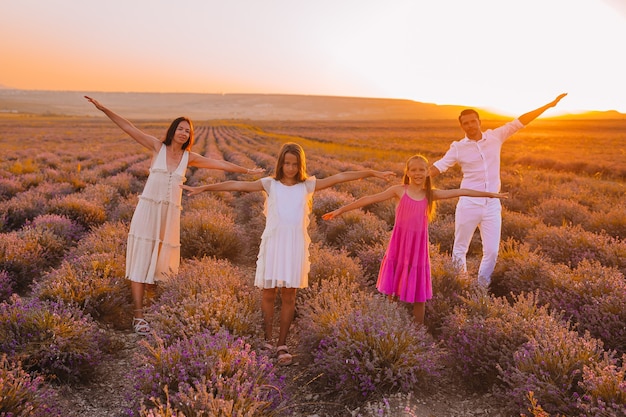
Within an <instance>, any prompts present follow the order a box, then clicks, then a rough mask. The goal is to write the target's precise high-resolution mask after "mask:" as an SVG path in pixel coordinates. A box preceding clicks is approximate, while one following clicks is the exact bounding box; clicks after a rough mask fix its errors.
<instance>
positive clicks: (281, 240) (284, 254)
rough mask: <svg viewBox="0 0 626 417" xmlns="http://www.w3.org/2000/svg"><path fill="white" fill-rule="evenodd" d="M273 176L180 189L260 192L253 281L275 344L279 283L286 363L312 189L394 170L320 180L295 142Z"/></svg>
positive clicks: (302, 278)
mask: <svg viewBox="0 0 626 417" xmlns="http://www.w3.org/2000/svg"><path fill="white" fill-rule="evenodd" d="M274 172H275V174H274V176H273V177H266V178H261V179H259V180H257V181H225V182H221V183H217V184H211V185H204V186H199V187H190V186H187V185H181V188H183V189H185V190H188V191H190V192H189V195H194V194H198V193H201V192H203V191H264V192H265V193H266V200H265V217H266V221H265V230H264V231H263V235H262V236H261V246H260V248H259V256H258V258H257V268H256V275H255V280H254V285H255V286H257V287H259V288H261V289H262V299H261V310H262V313H263V324H264V330H265V342H266V347H267V348H268V349H273V348H274V345H273V344H272V330H273V322H274V301H275V299H276V289H277V288H281V291H280V296H281V306H282V307H281V311H280V329H279V335H278V342H277V344H276V345H277V347H276V353H277V357H278V364H279V365H289V364H291V362H292V356H291V354H289V350H288V348H287V335H288V333H289V328H290V327H291V322H292V321H293V316H294V312H295V304H296V289H298V288H305V287H307V286H308V274H309V269H310V266H311V262H310V261H309V243H310V242H311V239H310V238H309V233H308V230H307V227H308V225H309V215H310V214H311V206H312V197H313V193H314V192H315V191H318V190H323V189H324V188H328V187H331V186H333V185H335V184H339V183H342V182H346V181H353V180H358V179H361V178H366V177H378V178H384V179H387V180H389V179H391V178H392V177H393V176H395V174H394V173H393V172H390V171H387V172H381V171H374V170H364V171H348V172H342V173H339V174H335V175H332V176H330V177H328V178H324V179H316V178H315V177H307V173H306V160H305V156H304V150H303V149H302V147H301V146H300V145H298V144H297V143H292V142H289V143H285V144H283V146H282V148H281V150H280V152H279V154H278V160H277V161H276V169H275V171H274Z"/></svg>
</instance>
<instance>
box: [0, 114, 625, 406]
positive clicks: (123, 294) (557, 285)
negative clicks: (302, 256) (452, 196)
mask: <svg viewBox="0 0 626 417" xmlns="http://www.w3.org/2000/svg"><path fill="white" fill-rule="evenodd" d="M201 138H202V140H203V141H204V142H203V146H204V148H205V149H220V146H221V147H222V148H225V147H227V149H228V150H230V151H232V148H239V151H240V152H243V154H246V153H248V151H249V153H248V154H249V155H250V156H249V158H250V159H251V160H253V161H256V162H255V163H258V164H259V165H260V166H263V167H265V168H266V169H268V170H270V169H271V166H268V165H269V164H271V161H272V160H273V156H274V155H273V154H272V152H273V151H275V149H277V148H278V143H280V142H281V141H284V140H291V139H293V138H290V137H285V136H283V135H274V134H263V133H262V132H259V131H258V130H256V129H255V130H245V129H242V128H241V127H232V126H229V127H228V128H227V129H220V128H219V127H217V128H215V127H213V128H211V129H207V130H206V131H205V133H204V134H203V135H201ZM307 141H308V142H307V145H309V146H310V147H309V148H307V153H308V154H309V155H311V156H312V157H311V158H310V162H309V163H310V164H311V165H310V166H311V167H313V163H316V165H317V164H319V165H318V166H322V162H323V168H317V169H316V168H313V170H314V171H316V172H315V173H316V174H317V175H320V176H325V175H328V174H331V173H334V172H337V171H338V170H341V169H354V168H355V167H356V168H358V167H359V166H360V167H363V166H364V165H354V164H346V163H345V162H339V161H334V160H330V159H328V158H327V157H322V156H321V155H322V154H320V155H317V154H316V153H315V150H314V149H315V148H314V147H313V146H314V143H315V141H313V140H310V139H309V140H307ZM201 143H202V142H201ZM323 145H324V147H323V148H322V147H321V146H320V148H322V149H325V147H327V146H328V144H327V143H324V144H323ZM246 146H249V147H250V148H249V149H247V148H246ZM334 146H337V145H334ZM311 148H313V149H311ZM237 157H238V158H242V156H241V153H239V154H237ZM355 159H357V158H355ZM107 160H111V159H108V158H107ZM112 160H113V161H114V162H105V161H92V160H91V159H90V158H89V157H87V156H84V157H83V158H82V160H81V163H82V164H81V168H80V170H77V169H76V166H75V162H76V161H72V160H71V158H67V157H63V158H60V157H57V156H56V155H55V154H50V153H48V154H45V157H44V158H40V159H39V160H34V161H33V160H30V162H29V160H28V159H25V160H23V161H18V158H16V159H14V160H10V161H5V162H3V166H2V168H1V169H2V170H1V171H0V174H1V175H0V177H1V178H2V182H0V185H1V186H2V187H1V192H0V196H2V200H1V201H0V205H1V206H2V229H3V233H2V239H1V241H0V242H2V243H0V255H1V256H0V295H1V296H2V297H3V298H2V299H3V300H4V301H3V303H2V304H0V314H1V315H2V316H3V317H2V321H1V323H3V324H2V326H3V327H2V331H1V332H0V336H1V337H2V340H0V351H1V352H3V354H4V355H6V359H3V363H2V369H3V372H5V373H6V375H9V376H7V377H6V378H3V381H13V382H10V383H9V382H7V383H3V387H2V389H3V390H5V391H3V392H7V393H8V394H7V395H4V394H3V398H21V400H19V401H18V400H10V401H9V400H3V402H2V407H6V408H3V410H7V412H13V413H16V412H19V408H17V407H18V406H19V407H30V409H31V410H32V414H31V415H38V414H36V413H39V412H41V413H42V414H41V415H43V411H42V410H48V411H49V410H53V409H54V404H53V403H54V400H53V397H54V396H53V395H51V394H48V393H49V391H48V389H52V388H48V387H53V385H49V381H52V380H56V381H58V382H61V383H68V382H69V383H74V382H88V381H89V379H90V378H91V377H92V376H93V374H94V371H95V370H97V368H98V364H99V363H101V361H102V358H103V357H104V355H108V354H110V353H111V351H112V350H113V349H112V347H111V346H110V345H108V341H107V340H106V336H105V333H103V332H102V331H100V330H99V325H112V326H116V327H118V328H120V329H124V328H128V326H129V323H128V319H127V317H128V311H129V309H130V307H129V305H130V300H129V291H128V286H127V283H126V282H125V281H124V279H123V275H124V271H123V265H124V243H125V239H126V232H127V227H128V226H127V224H128V220H129V218H130V215H131V214H132V210H133V208H134V204H135V202H136V193H137V192H138V190H139V189H140V188H141V184H142V181H144V180H145V176H146V172H145V168H146V167H147V164H146V162H147V161H146V160H145V158H144V157H143V155H141V156H140V157H132V158H129V157H126V158H120V159H119V160H115V159H112ZM44 163H45V164H47V165H48V166H49V169H48V170H47V171H44V172H43V173H42V174H38V173H37V172H39V171H38V168H40V167H41V165H42V164H44ZM367 163H371V160H370V161H367ZM64 164H65V165H64ZM379 164H381V165H379V166H382V164H383V162H379ZM60 167H61V168H60ZM70 167H71V170H70ZM59 171H60V172H59ZM64 172H66V173H65V174H63V173H64ZM6 173H8V174H6ZM189 180H190V182H191V183H193V182H194V181H195V182H206V181H207V180H208V178H207V176H206V173H204V172H203V171H201V170H198V171H195V172H193V173H192V175H191V176H190V179H189ZM209 180H210V179H209ZM384 186H385V184H381V183H377V182H371V183H370V182H357V183H355V184H353V185H352V186H350V185H346V186H343V187H338V188H337V189H335V190H326V191H324V192H321V193H319V194H317V195H316V198H315V200H314V215H315V217H314V219H313V221H312V224H311V236H312V238H313V242H314V244H313V245H312V248H311V254H312V263H313V266H312V270H311V279H310V281H311V286H310V288H309V289H307V290H304V291H301V292H300V293H299V295H298V297H299V298H298V317H297V322H296V324H297V326H298V327H299V328H300V329H302V330H301V332H300V343H301V345H300V349H299V352H298V355H299V358H301V360H300V363H301V364H302V365H303V368H304V371H305V372H306V373H307V374H308V375H309V377H310V380H311V381H314V382H312V384H314V385H315V384H319V388H320V390H322V387H324V386H327V385H328V384H330V385H331V386H334V387H337V388H339V389H337V390H336V396H337V398H338V399H340V400H342V401H344V402H346V404H349V405H352V406H354V407H357V406H359V405H361V404H362V403H363V402H364V401H367V400H380V399H381V398H387V397H390V396H391V395H392V394H393V393H396V392H403V393H410V392H414V391H416V390H417V391H420V390H424V389H426V388H425V387H428V386H432V387H436V385H437V384H436V383H435V384H433V383H432V381H444V380H449V379H450V378H458V380H459V381H464V382H466V383H467V385H468V388H469V389H471V390H475V391H478V392H485V391H491V392H493V393H494V395H496V396H497V397H498V398H502V404H506V406H507V407H508V408H507V410H508V412H510V413H512V414H520V413H524V412H527V411H528V410H529V408H531V409H532V412H533V413H539V412H540V411H539V410H542V411H541V412H544V411H543V410H545V412H548V413H553V414H564V415H572V416H575V415H581V416H582V415H607V416H611V415H615V416H620V415H624V412H623V410H624V406H625V405H626V383H625V382H624V374H625V372H626V370H625V368H624V367H625V366H626V365H625V360H624V354H625V351H626V349H625V346H626V341H625V339H626V336H625V334H626V331H625V327H624V323H626V317H625V314H626V313H624V312H625V311H626V308H624V307H625V306H626V305H625V304H626V288H625V282H624V275H623V274H624V267H625V266H624V264H623V262H624V259H626V256H624V255H625V250H624V243H623V241H622V239H623V236H624V234H623V224H624V221H623V219H621V218H620V217H619V214H618V212H617V211H615V209H614V208H610V209H604V210H603V211H602V213H604V214H607V213H609V214H610V213H614V214H613V215H608V216H606V217H607V219H606V221H604V223H602V222H599V221H597V220H593V221H589V220H588V219H590V218H592V219H593V217H594V216H596V217H597V218H598V219H599V218H600V217H601V216H600V215H598V214H593V213H598V212H599V211H590V212H588V211H589V210H592V208H590V207H588V208H585V209H584V210H582V215H580V216H577V209H578V206H576V205H573V204H569V205H567V204H566V203H565V202H563V201H561V200H559V201H556V202H544V204H538V205H537V204H535V205H534V207H535V208H534V209H533V210H527V211H525V212H520V213H518V212H515V211H510V210H507V211H505V214H504V225H503V235H504V236H506V237H508V240H506V241H505V242H504V243H503V251H502V257H501V259H500V262H499V263H498V267H497V269H496V272H495V274H494V282H493V286H492V293H491V294H490V295H488V294H485V293H481V292H479V291H477V290H476V289H475V288H474V287H473V284H472V283H470V282H467V281H466V280H465V279H464V278H463V277H459V276H457V275H455V274H454V273H453V272H452V271H453V269H452V268H451V265H450V262H449V258H448V256H447V255H446V254H445V252H446V250H445V249H441V248H447V247H449V246H451V240H452V239H453V237H452V232H451V231H452V223H451V221H450V217H449V215H450V213H451V208H450V206H446V205H442V207H441V210H440V217H439V219H438V221H436V222H435V223H433V224H432V227H431V236H432V241H433V242H434V244H433V247H432V250H431V253H432V258H433V277H434V280H433V281H434V293H435V298H434V299H433V300H432V301H431V302H429V303H428V304H427V309H428V310H427V317H428V332H426V328H416V327H415V326H413V325H412V323H411V320H410V315H409V314H408V311H407V309H406V308H404V307H403V306H401V305H398V304H396V303H392V302H390V301H389V300H387V299H385V298H383V297H380V296H378V295H376V293H375V291H373V290H372V283H373V280H374V279H375V275H376V272H377V266H378V264H379V262H380V259H381V258H382V254H383V252H384V246H385V244H386V241H387V239H388V236H389V229H390V225H391V224H392V222H393V206H392V205H387V204H384V205H377V206H375V207H371V208H369V209H368V210H367V211H355V212H352V213H349V214H347V215H346V216H343V217H342V218H340V219H338V220H336V221H333V222H323V221H322V220H320V216H321V214H323V213H325V212H327V211H329V210H332V209H333V208H335V207H337V206H339V205H341V204H343V203H345V202H347V201H351V200H352V199H353V198H354V197H355V196H359V195H362V194H365V193H371V192H372V190H377V189H382V187H384ZM526 186H527V185H526V184H524V187H526ZM524 187H521V188H524ZM535 197H536V195H535ZM184 204H185V211H184V212H183V218H182V223H183V227H182V235H181V240H182V242H183V248H184V251H185V252H184V253H183V256H184V259H183V264H182V268H181V271H180V274H179V275H178V276H177V277H176V279H173V280H171V281H170V282H169V283H168V284H167V285H165V286H163V287H162V288H161V289H160V293H159V294H158V296H157V298H156V299H155V300H154V302H153V304H152V306H151V307H150V315H151V317H152V318H153V323H154V328H155V333H154V336H153V338H150V339H147V340H146V341H145V342H144V343H143V347H144V349H143V353H142V356H141V360H140V361H139V363H138V364H137V368H136V369H132V370H129V374H130V375H131V376H132V377H133V378H134V379H135V380H136V381H137V386H136V389H137V393H136V403H135V404H133V405H132V407H131V408H132V409H133V410H134V411H133V412H134V413H137V414H142V415H155V416H156V415H163V416H165V415H177V414H178V413H183V414H184V415H201V414H202V413H209V414H211V413H213V414H219V413H220V412H226V411H225V410H230V411H231V414H233V415H288V414H289V413H290V412H291V410H292V408H293V405H294V404H297V403H299V402H304V401H305V400H304V399H301V398H297V390H296V389H295V387H293V386H291V385H290V383H293V382H292V381H286V380H283V379H281V377H280V376H278V373H277V371H276V370H275V369H274V368H273V366H272V364H271V362H270V361H269V360H268V358H267V357H266V356H265V355H264V353H263V351H262V349H261V333H262V332H261V329H260V328H259V323H260V322H261V319H260V313H259V306H258V299H259V296H258V293H257V290H256V289H254V288H253V287H252V285H251V278H250V274H249V272H247V271H249V267H250V266H251V265H252V264H253V262H254V256H255V254H256V248H257V247H258V241H259V238H260V234H261V232H262V230H263V219H262V216H261V211H262V205H263V200H262V196H261V195H259V194H255V193H252V194H245V195H232V194H229V193H220V194H215V195H201V196H198V197H196V198H194V199H187V200H186V201H185V203H184ZM561 206H567V207H569V208H570V210H560V209H559V207H561ZM585 210H588V211H585ZM551 212H552V213H553V214H552V215H550V214H549V213H551ZM561 212H563V213H565V214H563V216H566V217H564V219H565V220H563V219H561V220H558V219H557V217H556V215H557V214H558V213H561ZM589 213H592V214H591V215H588V214H589ZM550 219H552V220H550ZM559 221H561V224H559ZM594 224H600V226H597V225H596V226H594ZM607 224H612V225H614V227H613V228H611V229H610V230H611V232H610V233H607V232H602V231H601V230H607V227H606V226H607ZM594 228H595V229H594ZM520 242H524V243H520ZM237 265H241V266H242V269H240V268H239V267H238V266H237ZM15 293H17V294H15ZM27 294H28V295H29V297H28V298H23V297H24V296H26V295H27ZM317 376H320V377H319V378H317ZM42 378H45V379H42ZM41 385H44V386H45V387H46V389H42V390H39V389H36V388H33V387H39V386H41ZM18 387H19V389H18ZM531 393H532V394H531ZM294 395H295V397H294ZM11 404H19V405H11ZM25 404H28V405H25ZM533 404H534V405H533ZM11 407H13V408H11ZM12 410H14V411H12ZM38 410H39V411H38ZM379 411H380V410H379ZM372 413H374V411H372Z"/></svg>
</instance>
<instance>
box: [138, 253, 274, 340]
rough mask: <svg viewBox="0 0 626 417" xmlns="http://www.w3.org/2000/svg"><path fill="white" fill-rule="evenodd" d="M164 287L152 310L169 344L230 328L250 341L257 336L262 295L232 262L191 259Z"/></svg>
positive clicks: (158, 329) (157, 328)
mask: <svg viewBox="0 0 626 417" xmlns="http://www.w3.org/2000/svg"><path fill="white" fill-rule="evenodd" d="M160 286H161V295H160V297H159V298H158V300H156V301H155V303H154V304H153V305H152V307H151V308H150V310H149V311H150V313H151V316H152V317H153V318H151V323H152V327H153V328H154V330H155V332H156V333H157V335H158V336H159V337H160V338H162V339H163V340H165V341H166V342H167V343H171V342H172V341H174V340H176V339H178V338H189V337H193V336H194V335H195V334H198V333H203V332H205V331H207V330H209V331H212V332H217V331H219V330H220V329H226V330H228V331H229V332H230V333H231V334H234V335H236V336H242V337H247V338H250V337H252V336H254V335H256V334H257V331H258V325H259V323H260V322H261V317H260V308H259V306H258V302H259V301H258V300H259V298H260V297H259V294H258V292H257V290H256V289H255V288H254V287H253V286H252V285H251V281H250V280H246V279H245V278H244V274H243V272H241V271H240V270H239V269H238V268H236V267H234V266H232V265H231V264H230V263H229V262H228V261H225V260H215V259H211V258H203V259H200V260H187V261H185V262H183V264H182V265H181V269H180V271H179V273H178V275H176V276H174V277H172V279H170V280H169V281H167V282H165V283H163V284H161V285H160Z"/></svg>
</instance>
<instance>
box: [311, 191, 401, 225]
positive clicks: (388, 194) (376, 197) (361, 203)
mask: <svg viewBox="0 0 626 417" xmlns="http://www.w3.org/2000/svg"><path fill="white" fill-rule="evenodd" d="M402 189H403V186H401V185H394V186H392V187H389V188H387V189H386V190H385V191H383V192H380V193H378V194H372V195H367V196H365V197H361V198H359V199H358V200H356V201H353V202H352V203H349V204H346V205H345V206H342V207H339V208H338V209H337V210H334V211H331V212H329V213H326V214H324V215H322V219H324V220H331V219H334V218H335V217H338V216H341V215H342V214H343V213H345V212H347V211H350V210H355V209H358V208H361V207H365V206H368V205H370V204H374V203H379V202H381V201H386V200H389V199H390V198H393V197H400V195H398V193H399V192H402ZM398 190H400V191H398Z"/></svg>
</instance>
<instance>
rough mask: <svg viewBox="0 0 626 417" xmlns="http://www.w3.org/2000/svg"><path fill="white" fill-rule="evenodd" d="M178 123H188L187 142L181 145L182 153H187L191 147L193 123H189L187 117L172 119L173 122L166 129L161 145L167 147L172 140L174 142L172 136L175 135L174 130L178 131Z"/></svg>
mask: <svg viewBox="0 0 626 417" xmlns="http://www.w3.org/2000/svg"><path fill="white" fill-rule="evenodd" d="M180 122H187V123H189V139H187V142H185V143H183V146H182V149H183V151H189V150H191V147H192V146H193V123H191V120H190V119H189V118H188V117H184V116H181V117H177V118H176V119H174V121H173V122H172V123H171V124H170V127H169V128H168V129H167V133H166V134H165V140H164V141H163V144H165V146H169V145H171V144H172V140H174V134H175V133H176V129H178V125H179V124H180Z"/></svg>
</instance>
